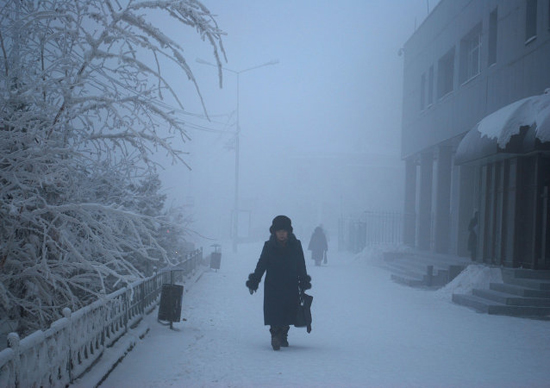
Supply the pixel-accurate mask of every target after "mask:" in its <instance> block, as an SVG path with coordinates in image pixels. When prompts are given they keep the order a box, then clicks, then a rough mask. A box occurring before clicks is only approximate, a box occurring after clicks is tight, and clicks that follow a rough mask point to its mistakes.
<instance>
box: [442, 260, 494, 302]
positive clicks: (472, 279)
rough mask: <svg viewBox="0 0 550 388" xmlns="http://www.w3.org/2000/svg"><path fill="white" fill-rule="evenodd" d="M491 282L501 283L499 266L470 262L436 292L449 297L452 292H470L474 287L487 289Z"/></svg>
mask: <svg viewBox="0 0 550 388" xmlns="http://www.w3.org/2000/svg"><path fill="white" fill-rule="evenodd" d="M491 283H502V272H501V270H500V268H497V267H488V266H485V265H480V264H470V265H469V266H467V267H466V269H465V270H464V271H462V272H461V273H460V275H458V276H457V277H456V278H454V279H453V281H451V282H450V283H449V284H447V285H446V286H445V287H442V288H441V289H439V290H438V291H437V293H438V295H440V296H443V297H449V298H451V297H452V294H471V293H472V290H473V289H474V288H481V289H488V288H489V285H490V284H491Z"/></svg>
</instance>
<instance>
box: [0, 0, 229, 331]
mask: <svg viewBox="0 0 550 388" xmlns="http://www.w3.org/2000/svg"><path fill="white" fill-rule="evenodd" d="M152 16H154V18H153V17H152ZM154 20H157V21H158V20H162V23H158V22H154ZM170 23H172V25H179V26H181V27H182V28H185V29H186V30H187V31H190V32H193V31H192V30H194V31H195V32H193V33H198V34H199V35H200V37H202V39H203V40H204V41H205V42H207V44H210V45H211V47H212V52H213V56H214V58H215V60H216V62H217V63H218V66H219V67H220V72H219V74H220V81H221V60H220V56H223V55H224V50H223V46H222V44H221V36H222V34H223V33H222V32H221V31H220V30H219V29H218V26H217V23H216V21H215V20H214V18H213V16H212V15H211V13H210V12H209V11H208V9H207V8H206V7H205V6H203V5H202V4H201V3H200V2H198V1H195V0H164V1H163V0H150V1H147V0H114V1H111V0H40V1H38V0H6V1H4V2H2V4H1V5H0V118H1V121H0V319H2V318H6V317H7V318H8V319H10V320H11V322H14V323H16V324H17V330H18V331H19V332H21V333H25V332H29V331H31V330H34V329H37V328H43V327H45V326H47V325H48V324H49V323H51V322H52V321H53V320H55V319H57V318H58V317H59V316H60V312H61V309H62V308H63V307H70V308H72V309H77V308H79V307H81V306H82V305H83V304H86V303H88V302H89V301H90V300H92V299H94V298H97V297H99V296H101V295H103V294H105V293H106V292H109V291H110V290H112V289H113V287H117V286H120V285H124V284H127V283H128V282H131V281H133V280H135V279H136V278H139V277H140V276H142V273H141V272H140V270H139V267H140V266H141V264H140V263H143V262H144V261H148V260H150V261H159V260H161V261H164V262H166V261H169V260H170V257H169V256H168V255H167V252H166V249H164V248H163V246H162V244H161V239H160V238H159V233H160V230H161V226H162V228H164V227H165V225H164V224H165V223H166V222H167V221H166V217H163V214H162V211H161V208H162V203H161V202H164V198H163V197H162V195H160V194H159V186H158V184H159V182H158V181H156V180H155V178H154V173H155V167H156V166H155V163H154V162H153V161H152V158H151V155H152V154H153V153H155V152H158V151H163V152H164V153H165V154H167V155H169V156H170V157H171V158H172V160H173V161H179V162H184V160H183V155H184V154H183V152H182V149H181V148H182V147H181V145H182V142H185V141H186V140H188V138H187V135H186V133H185V122H184V121H183V120H181V119H180V117H178V114H177V112H176V111H175V110H174V109H173V108H170V106H172V105H174V104H179V100H178V98H177V94H176V93H175V92H174V85H173V84H171V83H170V82H169V81H171V80H168V79H167V78H166V77H165V75H164V72H163V69H164V68H166V66H170V68H172V69H173V68H174V67H175V68H177V69H179V71H180V72H181V73H182V74H183V75H184V76H185V77H186V78H187V81H188V82H186V85H187V86H188V87H191V88H193V89H195V90H196V92H197V98H199V99H201V101H202V98H201V96H200V92H199V88H198V85H197V83H196V80H195V78H194V77H193V74H192V72H191V69H190V68H189V66H188V64H187V62H186V60H185V57H184V51H183V47H182V46H181V45H180V44H179V43H178V42H177V41H176V40H175V39H174V38H172V37H170V36H169V34H168V33H167V32H163V28H164V27H165V26H166V25H168V24H170ZM180 108H182V107H181V105H180ZM151 194H152V195H151ZM146 197H147V198H146Z"/></svg>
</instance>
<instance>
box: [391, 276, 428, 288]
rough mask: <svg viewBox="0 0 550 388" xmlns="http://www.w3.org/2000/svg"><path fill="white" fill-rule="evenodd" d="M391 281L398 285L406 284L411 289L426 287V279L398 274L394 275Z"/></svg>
mask: <svg viewBox="0 0 550 388" xmlns="http://www.w3.org/2000/svg"><path fill="white" fill-rule="evenodd" d="M391 280H393V281H394V282H396V283H399V284H404V285H406V286H409V287H424V286H426V282H425V281H424V279H420V278H415V277H410V276H404V275H398V274H392V275H391Z"/></svg>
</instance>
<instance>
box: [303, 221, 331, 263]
mask: <svg viewBox="0 0 550 388" xmlns="http://www.w3.org/2000/svg"><path fill="white" fill-rule="evenodd" d="M307 249H308V250H310V251H311V258H312V259H313V260H315V261H321V260H323V255H324V253H325V251H326V250H327V249H328V244H327V238H326V237H325V233H323V229H321V228H320V227H317V228H315V231H314V232H313V234H312V235H311V239H310V240H309V245H308V247H307Z"/></svg>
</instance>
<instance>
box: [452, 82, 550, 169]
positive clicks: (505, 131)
mask: <svg viewBox="0 0 550 388" xmlns="http://www.w3.org/2000/svg"><path fill="white" fill-rule="evenodd" d="M544 150H550V89H547V90H546V91H545V92H544V94H541V95H538V96H532V97H527V98H524V99H522V100H519V101H516V102H514V103H512V104H510V105H507V106H505V107H503V108H501V109H499V110H497V111H496V112H494V113H492V114H490V115H489V116H486V117H485V118H483V119H482V120H481V121H480V122H479V123H477V124H476V126H475V127H474V128H472V129H471V130H470V131H468V133H467V134H466V135H465V136H464V138H463V139H462V140H461V142H460V144H459V145H458V149H457V151H456V155H455V164H465V163H472V162H476V161H481V160H485V159H490V160H498V159H504V158H508V157H511V156H513V155H517V154H526V153H529V152H533V151H544Z"/></svg>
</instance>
